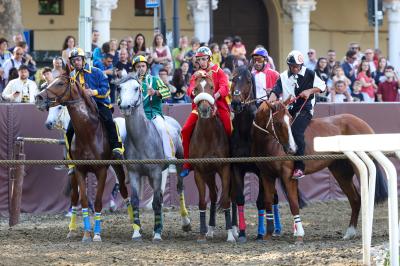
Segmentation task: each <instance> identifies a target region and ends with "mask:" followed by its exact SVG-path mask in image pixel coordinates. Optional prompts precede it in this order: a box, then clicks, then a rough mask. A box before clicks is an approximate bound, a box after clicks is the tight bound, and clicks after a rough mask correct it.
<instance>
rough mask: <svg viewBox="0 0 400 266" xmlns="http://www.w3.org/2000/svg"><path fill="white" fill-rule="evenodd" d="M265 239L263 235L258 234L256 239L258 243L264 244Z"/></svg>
mask: <svg viewBox="0 0 400 266" xmlns="http://www.w3.org/2000/svg"><path fill="white" fill-rule="evenodd" d="M263 237H264V236H263V235H260V234H258V235H257V237H256V241H257V242H262V241H263Z"/></svg>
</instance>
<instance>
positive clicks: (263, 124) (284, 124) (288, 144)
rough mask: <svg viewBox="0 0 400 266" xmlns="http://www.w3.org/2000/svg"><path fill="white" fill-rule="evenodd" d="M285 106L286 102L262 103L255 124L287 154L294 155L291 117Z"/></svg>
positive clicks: (294, 145) (294, 146)
mask: <svg viewBox="0 0 400 266" xmlns="http://www.w3.org/2000/svg"><path fill="white" fill-rule="evenodd" d="M287 104H288V101H285V102H280V101H277V102H273V103H270V102H267V101H266V102H264V103H262V104H261V106H260V108H259V109H258V111H257V114H256V119H255V123H257V124H258V125H259V126H260V127H259V128H261V130H263V131H265V133H267V134H268V135H271V136H272V137H273V138H274V139H275V140H276V141H277V142H279V144H281V145H282V147H283V150H284V151H285V152H286V153H287V154H295V153H296V151H297V145H296V143H295V141H294V138H293V134H292V128H291V121H292V116H291V115H290V113H289V111H288V109H287ZM257 124H256V126H257Z"/></svg>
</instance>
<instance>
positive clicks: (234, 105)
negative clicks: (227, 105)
mask: <svg viewBox="0 0 400 266" xmlns="http://www.w3.org/2000/svg"><path fill="white" fill-rule="evenodd" d="M231 110H232V111H233V112H234V113H240V112H242V111H243V104H242V103H241V102H240V101H232V102H231Z"/></svg>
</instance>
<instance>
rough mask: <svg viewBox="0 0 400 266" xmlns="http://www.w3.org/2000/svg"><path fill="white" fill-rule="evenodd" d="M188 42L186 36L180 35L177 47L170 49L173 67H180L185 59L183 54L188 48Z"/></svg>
mask: <svg viewBox="0 0 400 266" xmlns="http://www.w3.org/2000/svg"><path fill="white" fill-rule="evenodd" d="M188 42H189V41H188V38H187V36H182V37H180V39H179V47H176V48H174V49H172V58H173V60H174V68H175V69H178V68H180V67H181V64H182V62H183V61H184V60H185V54H186V53H187V52H188V51H189V50H190V48H189V44H188Z"/></svg>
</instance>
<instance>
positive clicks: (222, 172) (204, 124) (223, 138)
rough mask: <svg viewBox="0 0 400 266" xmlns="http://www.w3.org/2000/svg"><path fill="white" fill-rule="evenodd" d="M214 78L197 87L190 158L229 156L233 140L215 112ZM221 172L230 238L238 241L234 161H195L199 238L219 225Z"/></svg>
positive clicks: (201, 81)
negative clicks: (233, 200) (234, 217)
mask: <svg viewBox="0 0 400 266" xmlns="http://www.w3.org/2000/svg"><path fill="white" fill-rule="evenodd" d="M213 86H214V85H213V81H212V79H211V78H210V77H209V76H207V77H202V78H197V80H196V87H195V89H194V92H195V95H196V97H195V99H194V102H195V103H196V104H197V112H198V116H199V117H198V120H197V123H196V126H195V128H194V130H193V134H192V137H191V140H190V149H189V158H218V157H228V156H229V140H228V136H227V135H226V133H225V130H224V127H223V125H222V122H221V121H220V119H219V118H218V117H217V116H215V115H213V111H214V104H215V102H214V97H213V92H214V89H213ZM216 173H218V174H219V176H220V177H221V181H222V194H221V199H220V207H221V208H222V209H223V210H224V213H225V228H226V230H227V233H228V238H227V241H228V242H235V241H236V240H235V238H234V236H233V232H232V223H231V213H230V197H229V191H230V165H229V163H224V164H195V165H194V177H195V181H196V186H197V189H198V191H199V211H200V235H199V237H198V241H199V242H204V241H206V239H207V237H208V238H212V237H213V235H214V228H215V214H216V207H217V206H216V204H217V199H218V191H217V186H216V183H215V174H216ZM206 184H207V186H208V189H209V192H210V200H211V206H210V220H209V224H208V225H209V226H208V229H207V225H206V210H207V202H206V199H205V197H206Z"/></svg>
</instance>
